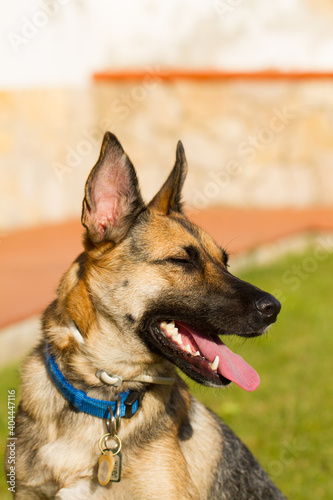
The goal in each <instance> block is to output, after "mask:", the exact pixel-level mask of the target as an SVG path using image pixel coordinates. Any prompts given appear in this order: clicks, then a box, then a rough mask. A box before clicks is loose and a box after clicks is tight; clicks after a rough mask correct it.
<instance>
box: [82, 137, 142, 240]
mask: <svg viewBox="0 0 333 500" xmlns="http://www.w3.org/2000/svg"><path fill="white" fill-rule="evenodd" d="M143 209H144V202H143V200H142V197H141V193H140V189H139V183H138V179H137V176H136V173H135V170H134V167H133V165H132V163H131V161H130V159H129V158H128V156H127V155H126V153H125V152H124V150H123V148H122V147H121V145H120V143H119V141H118V139H117V138H116V136H114V135H113V134H111V133H110V132H106V134H105V135H104V138H103V143H102V148H101V153H100V156H99V158H98V161H97V163H96V165H95V166H94V168H93V169H92V171H91V172H90V175H89V177H88V179H87V182H86V187H85V197H84V200H83V206H82V218H81V221H82V224H83V226H84V227H85V228H86V229H87V233H88V238H89V239H90V240H91V241H92V242H93V243H100V242H102V241H113V242H115V243H117V242H118V241H120V240H121V239H122V238H123V237H124V236H125V235H126V234H127V232H128V230H129V228H130V226H131V224H132V223H133V220H134V219H135V218H136V217H137V215H138V214H139V213H140V212H141V211H142V210H143Z"/></svg>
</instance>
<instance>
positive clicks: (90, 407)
mask: <svg viewBox="0 0 333 500" xmlns="http://www.w3.org/2000/svg"><path fill="white" fill-rule="evenodd" d="M45 362H46V368H47V370H48V372H49V375H50V377H51V379H52V381H53V382H54V384H55V386H56V387H57V388H58V389H59V391H60V392H61V394H62V395H63V396H64V397H65V398H66V399H67V400H68V401H69V402H70V403H71V404H72V406H73V407H74V408H75V409H76V410H77V411H83V412H84V413H88V414H89V415H93V416H94V417H99V418H104V419H106V418H109V417H111V415H110V412H109V409H108V408H109V407H111V409H112V411H113V414H114V416H115V414H116V409H117V401H105V400H102V399H94V398H91V397H89V396H87V394H86V393H85V392H83V391H80V390H79V389H75V387H73V386H72V384H70V383H69V382H68V380H66V378H65V377H64V375H63V374H62V373H61V371H60V369H59V366H58V365H57V362H56V360H55V357H54V356H53V354H52V353H51V351H50V347H49V346H48V345H46V347H45ZM119 396H120V398H121V403H120V416H121V417H124V418H131V417H132V416H133V415H134V414H135V413H136V412H137V410H138V408H139V400H140V393H139V392H137V391H124V392H121V393H120V394H119ZM119 396H118V397H119Z"/></svg>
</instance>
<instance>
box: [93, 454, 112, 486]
mask: <svg viewBox="0 0 333 500" xmlns="http://www.w3.org/2000/svg"><path fill="white" fill-rule="evenodd" d="M114 467H115V456H114V455H113V453H112V451H111V450H105V452H104V453H103V454H102V455H101V456H100V457H99V460H98V475H97V477H98V482H99V484H100V485H102V486H106V485H107V484H108V483H109V482H110V480H111V477H112V474H113V471H114Z"/></svg>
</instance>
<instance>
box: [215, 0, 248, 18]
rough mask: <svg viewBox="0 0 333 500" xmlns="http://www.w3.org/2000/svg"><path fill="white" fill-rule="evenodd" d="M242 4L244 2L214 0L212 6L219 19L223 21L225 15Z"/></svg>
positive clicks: (240, 0) (241, 0) (238, 0)
mask: <svg viewBox="0 0 333 500" xmlns="http://www.w3.org/2000/svg"><path fill="white" fill-rule="evenodd" d="M243 2H244V0H214V1H213V6H214V9H215V12H217V14H218V15H219V17H220V18H221V19H224V18H225V16H226V15H228V14H230V13H231V12H234V11H235V10H236V9H237V8H238V7H240V6H241V5H242V3H243Z"/></svg>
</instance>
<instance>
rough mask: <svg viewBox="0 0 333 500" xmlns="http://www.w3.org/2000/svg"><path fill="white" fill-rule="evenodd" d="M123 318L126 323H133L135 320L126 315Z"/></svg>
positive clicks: (130, 315)
mask: <svg viewBox="0 0 333 500" xmlns="http://www.w3.org/2000/svg"><path fill="white" fill-rule="evenodd" d="M125 318H126V321H127V322H128V323H131V324H133V323H135V319H134V318H133V316H132V314H126V316H125Z"/></svg>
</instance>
